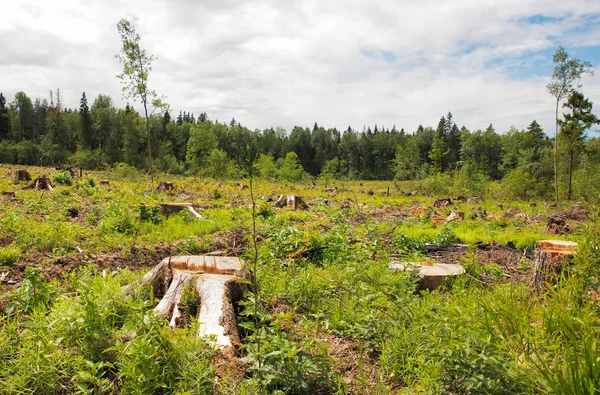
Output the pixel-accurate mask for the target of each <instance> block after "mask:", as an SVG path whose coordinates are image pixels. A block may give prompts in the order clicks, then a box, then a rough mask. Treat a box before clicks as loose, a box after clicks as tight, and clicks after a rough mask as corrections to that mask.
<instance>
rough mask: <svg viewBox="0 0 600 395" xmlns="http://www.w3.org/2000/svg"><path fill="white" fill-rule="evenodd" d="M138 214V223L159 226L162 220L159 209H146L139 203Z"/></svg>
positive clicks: (155, 207) (146, 207)
mask: <svg viewBox="0 0 600 395" xmlns="http://www.w3.org/2000/svg"><path fill="white" fill-rule="evenodd" d="M138 210H139V212H140V221H142V222H152V223H153V224H154V225H156V224H159V223H160V222H161V221H162V219H161V217H160V207H158V206H154V207H148V206H146V205H145V204H144V203H140V204H139V206H138Z"/></svg>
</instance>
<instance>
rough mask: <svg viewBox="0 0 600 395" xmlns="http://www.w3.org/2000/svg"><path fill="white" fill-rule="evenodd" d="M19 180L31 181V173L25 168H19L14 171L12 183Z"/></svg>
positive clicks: (16, 182)
mask: <svg viewBox="0 0 600 395" xmlns="http://www.w3.org/2000/svg"><path fill="white" fill-rule="evenodd" d="M21 181H31V175H30V174H29V172H28V171H27V170H25V169H19V170H17V171H16V172H15V175H14V177H13V183H15V184H18V183H20V182H21Z"/></svg>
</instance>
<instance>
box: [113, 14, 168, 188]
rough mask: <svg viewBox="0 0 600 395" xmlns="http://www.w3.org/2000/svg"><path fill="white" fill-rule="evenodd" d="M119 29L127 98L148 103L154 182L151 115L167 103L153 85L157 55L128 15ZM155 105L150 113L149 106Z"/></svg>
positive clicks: (151, 173)
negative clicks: (150, 80)
mask: <svg viewBox="0 0 600 395" xmlns="http://www.w3.org/2000/svg"><path fill="white" fill-rule="evenodd" d="M117 30H118V32H119V34H120V36H121V44H122V47H121V51H120V52H119V53H118V54H117V55H115V56H116V58H117V59H118V60H119V62H120V63H121V65H122V66H123V72H122V73H121V74H118V75H117V78H119V79H121V81H122V83H123V93H124V96H125V97H127V98H133V99H134V100H140V101H141V102H142V105H143V106H144V115H145V118H146V135H147V140H148V171H149V173H150V180H151V182H154V170H153V168H152V139H151V136H150V123H149V117H150V115H152V113H153V112H154V110H155V109H156V108H163V107H165V104H164V103H163V102H162V100H161V98H159V97H158V95H157V93H156V91H154V90H151V89H149V87H148V77H149V75H150V71H152V62H153V61H154V60H156V57H154V56H153V55H150V54H149V53H148V52H147V51H146V50H145V49H144V48H142V46H141V44H140V35H139V34H138V33H137V32H136V31H135V27H134V26H133V25H132V24H131V22H129V21H128V20H126V19H121V20H120V21H119V23H117ZM149 105H152V106H153V107H154V109H153V110H152V112H151V113H150V114H149V113H148V106H149Z"/></svg>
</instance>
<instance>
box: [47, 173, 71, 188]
mask: <svg viewBox="0 0 600 395" xmlns="http://www.w3.org/2000/svg"><path fill="white" fill-rule="evenodd" d="M51 178H52V183H53V184H55V185H66V186H71V185H73V177H72V176H71V173H69V172H68V171H60V170H56V171H54V172H53V173H52V177H51Z"/></svg>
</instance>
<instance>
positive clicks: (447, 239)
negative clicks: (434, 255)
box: [435, 226, 460, 247]
mask: <svg viewBox="0 0 600 395" xmlns="http://www.w3.org/2000/svg"><path fill="white" fill-rule="evenodd" d="M459 241H460V239H459V238H458V236H457V235H456V233H454V230H452V229H451V228H450V227H448V226H444V228H443V229H442V231H441V232H440V233H439V234H438V235H437V236H436V238H435V242H436V244H439V245H441V246H442V247H448V246H451V245H452V244H454V243H458V242H459Z"/></svg>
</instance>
